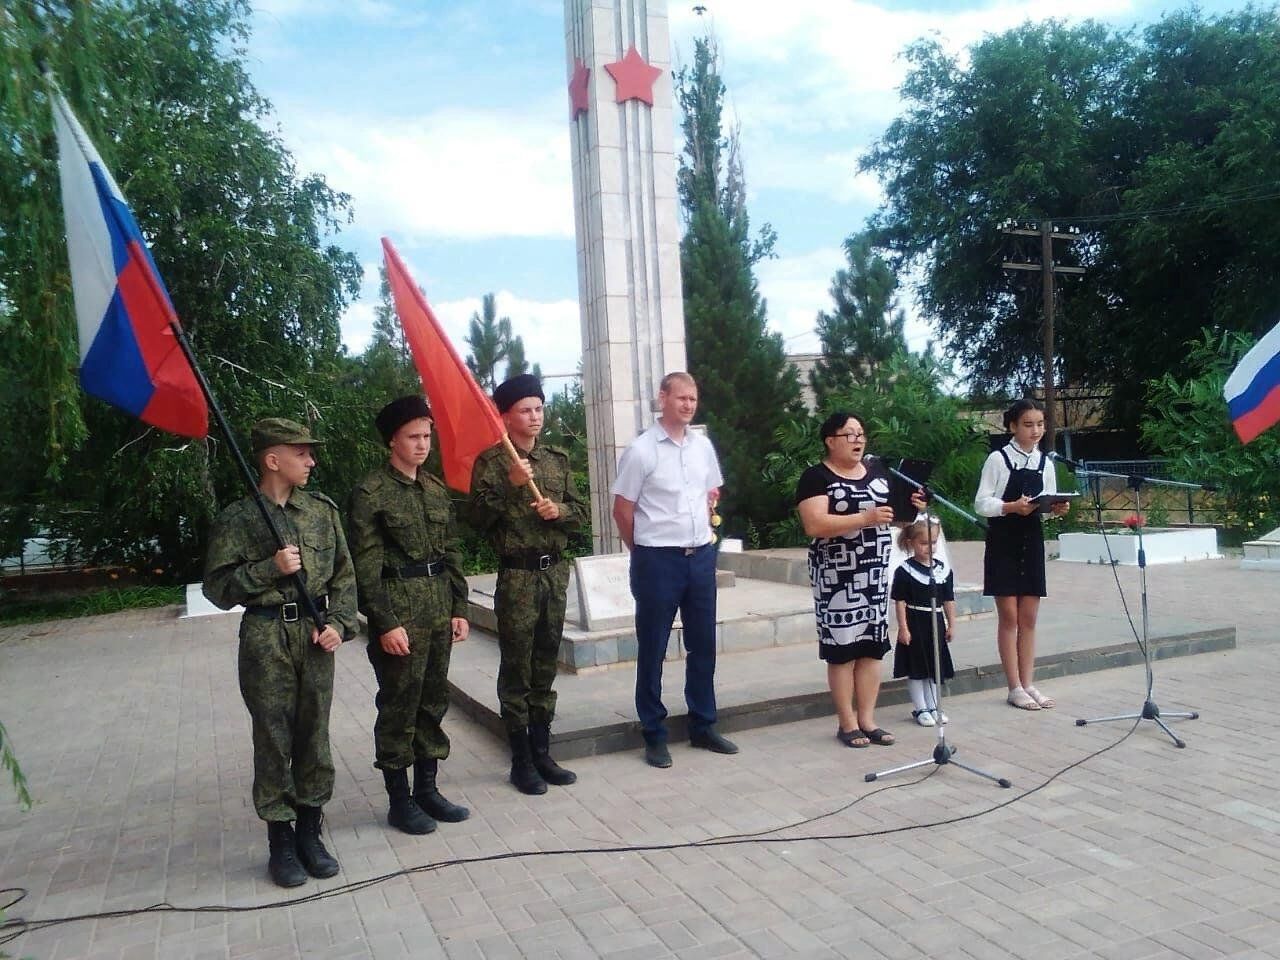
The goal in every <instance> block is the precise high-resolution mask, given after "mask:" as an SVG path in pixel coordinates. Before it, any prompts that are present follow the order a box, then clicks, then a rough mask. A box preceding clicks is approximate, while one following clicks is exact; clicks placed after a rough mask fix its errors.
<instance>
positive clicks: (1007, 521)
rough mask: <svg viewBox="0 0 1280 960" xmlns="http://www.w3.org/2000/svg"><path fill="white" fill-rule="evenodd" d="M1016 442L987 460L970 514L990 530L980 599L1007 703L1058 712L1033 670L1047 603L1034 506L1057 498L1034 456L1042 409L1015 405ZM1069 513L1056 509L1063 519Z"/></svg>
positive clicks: (1008, 417) (1008, 425)
mask: <svg viewBox="0 0 1280 960" xmlns="http://www.w3.org/2000/svg"><path fill="white" fill-rule="evenodd" d="M1004 426H1005V429H1006V430H1008V431H1009V432H1010V433H1011V434H1012V435H1013V438H1012V440H1010V442H1009V443H1007V444H1005V445H1004V446H1003V447H1001V448H1000V449H999V450H997V451H996V452H995V453H993V454H991V455H990V456H989V457H987V462H986V463H985V464H984V465H983V467H982V478H981V479H980V480H979V481H978V495H977V496H976V497H974V500H973V508H974V510H976V511H977V512H978V513H979V514H981V515H982V516H984V517H988V518H989V520H988V523H987V549H986V553H985V554H984V556H983V561H982V573H983V578H982V592H983V594H984V595H986V596H988V597H994V598H995V601H996V616H997V617H998V618H999V625H998V627H997V628H996V639H997V645H998V646H999V649H1000V663H1001V665H1002V666H1003V667H1004V673H1005V680H1006V682H1007V683H1008V685H1009V703H1010V705H1011V706H1015V707H1018V708H1019V709H1022V710H1047V709H1048V708H1050V707H1053V706H1055V705H1056V704H1055V703H1054V700H1053V698H1052V697H1046V696H1045V695H1044V694H1043V693H1041V692H1040V691H1039V690H1037V689H1036V688H1035V687H1034V686H1032V684H1031V677H1032V673H1033V672H1034V671H1035V664H1036V617H1037V616H1038V615H1039V612H1040V598H1041V597H1043V596H1045V594H1046V592H1047V591H1046V590H1045V574H1044V535H1043V533H1042V532H1041V524H1040V512H1039V508H1038V507H1037V505H1036V504H1035V503H1034V502H1033V501H1032V498H1033V497H1035V496H1038V495H1039V494H1042V493H1056V492H1057V490H1058V487H1057V478H1056V476H1055V474H1054V472H1053V463H1052V461H1050V460H1049V458H1048V457H1046V456H1045V455H1044V454H1043V453H1041V452H1040V451H1039V449H1038V444H1039V443H1040V438H1041V437H1043V436H1044V406H1043V404H1041V403H1040V402H1039V401H1037V400H1030V399H1023V400H1019V401H1018V402H1017V403H1015V404H1014V405H1013V406H1011V407H1010V408H1009V409H1008V410H1006V411H1005V413H1004ZM1067 507H1068V505H1067V504H1066V503H1059V504H1057V505H1055V506H1054V507H1053V508H1052V510H1053V515H1054V516H1056V517H1060V516H1062V515H1063V514H1064V513H1066V512H1067Z"/></svg>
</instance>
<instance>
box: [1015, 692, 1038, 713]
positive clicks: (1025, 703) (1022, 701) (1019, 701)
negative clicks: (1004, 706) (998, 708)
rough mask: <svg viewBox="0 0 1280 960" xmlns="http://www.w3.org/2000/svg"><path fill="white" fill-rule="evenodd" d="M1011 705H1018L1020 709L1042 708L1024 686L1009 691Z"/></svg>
mask: <svg viewBox="0 0 1280 960" xmlns="http://www.w3.org/2000/svg"><path fill="white" fill-rule="evenodd" d="M1009 706H1011V707H1017V708H1018V709H1019V710H1039V709H1040V704H1038V703H1037V702H1036V699H1035V697H1033V696H1031V694H1029V693H1027V691H1026V690H1024V689H1023V688H1022V687H1014V688H1013V689H1012V690H1010V691H1009Z"/></svg>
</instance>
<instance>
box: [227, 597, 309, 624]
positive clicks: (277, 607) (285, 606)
mask: <svg viewBox="0 0 1280 960" xmlns="http://www.w3.org/2000/svg"><path fill="white" fill-rule="evenodd" d="M313 600H314V603H315V605H316V609H317V610H319V611H320V612H321V613H328V612H329V595H328V594H327V593H326V594H324V595H323V596H320V597H315V598H313ZM244 612H245V613H249V614H252V615H253V616H255V617H262V618H263V619H264V620H275V619H276V618H277V617H278V618H280V619H281V620H283V621H284V622H285V623H297V622H298V621H299V620H301V619H302V615H303V614H304V613H306V611H305V610H304V609H303V608H302V604H300V603H295V602H294V601H290V602H288V603H272V604H267V605H266V606H257V607H245V608H244Z"/></svg>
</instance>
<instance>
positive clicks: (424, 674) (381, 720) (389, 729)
mask: <svg viewBox="0 0 1280 960" xmlns="http://www.w3.org/2000/svg"><path fill="white" fill-rule="evenodd" d="M437 580H438V581H439V583H436V582H435V581H437ZM388 589H389V591H390V593H391V596H392V602H393V603H394V604H395V608H396V612H397V614H398V615H399V616H400V622H401V625H402V626H403V627H404V628H405V631H406V632H407V633H408V634H409V655H408V656H407V657H396V656H392V655H391V654H388V653H385V652H384V651H383V649H382V645H381V644H380V643H379V642H378V638H377V637H370V638H369V662H370V663H371V664H372V665H373V672H374V675H375V676H376V677H377V678H378V695H377V697H376V699H375V701H374V702H375V703H376V704H377V707H378V718H377V720H375V721H374V724H373V743H374V756H375V760H374V764H373V765H374V766H375V767H377V768H378V769H379V770H403V769H404V768H405V767H409V766H412V765H413V762H414V761H415V760H443V759H445V758H446V757H448V756H449V738H448V737H447V736H445V732H444V730H443V729H442V728H441V723H442V722H443V721H444V714H445V711H446V710H448V708H449V683H448V676H449V654H450V651H452V649H453V630H452V626H451V623H450V616H449V608H448V606H446V605H445V603H446V602H447V598H446V597H445V595H444V593H442V592H441V591H447V587H446V586H445V585H444V582H443V578H431V579H430V581H428V580H427V579H426V578H419V579H418V580H411V581H404V582H396V583H392V584H390V585H389V587H388Z"/></svg>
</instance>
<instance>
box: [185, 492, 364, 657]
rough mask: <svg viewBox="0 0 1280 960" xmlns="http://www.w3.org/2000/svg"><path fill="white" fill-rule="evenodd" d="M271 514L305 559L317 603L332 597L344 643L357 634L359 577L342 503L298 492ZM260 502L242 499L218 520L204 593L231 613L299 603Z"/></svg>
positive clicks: (332, 614) (333, 612)
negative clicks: (234, 609)
mask: <svg viewBox="0 0 1280 960" xmlns="http://www.w3.org/2000/svg"><path fill="white" fill-rule="evenodd" d="M267 510H268V511H269V512H270V513H271V516H272V519H273V520H274V521H275V524H276V529H278V530H279V531H280V533H281V535H282V536H283V537H284V541H285V543H286V544H290V545H293V546H297V547H299V548H300V549H301V553H302V570H301V573H302V575H303V576H304V578H305V581H306V584H307V590H308V591H309V592H310V593H311V595H312V596H313V597H319V596H323V595H324V594H328V595H329V616H328V620H329V621H330V622H331V623H332V624H333V625H334V626H335V627H337V629H338V632H339V633H341V634H342V636H343V639H347V638H350V637H353V636H355V632H356V578H355V571H354V570H353V568H352V565H351V554H350V553H349V552H348V551H347V538H346V537H345V536H344V535H343V531H342V520H341V517H339V515H338V505H337V504H335V503H334V502H333V501H332V500H330V499H329V498H328V497H326V496H325V495H324V494H323V493H311V492H309V491H307V490H301V489H294V491H293V493H292V494H290V495H289V499H288V500H287V501H285V504H284V506H280V505H278V504H275V503H272V502H271V501H270V500H267ZM278 549H279V548H278V546H277V545H276V541H275V538H274V537H272V535H271V531H270V530H269V529H267V524H266V522H265V521H264V520H263V519H262V514H261V513H259V511H258V506H257V504H256V503H254V501H253V498H251V497H245V498H244V499H243V500H237V501H236V502H235V503H233V504H231V506H229V507H227V508H226V509H225V510H223V511H222V513H220V514H219V515H218V519H217V520H215V521H214V524H213V532H212V534H211V535H210V537H209V552H208V554H207V555H206V556H205V563H204V595H205V596H206V597H208V598H209V601H210V602H211V603H213V604H214V605H215V606H217V607H220V608H222V609H223V610H229V609H231V608H232V607H234V606H235V605H236V604H238V603H240V604H244V605H246V606H270V605H274V604H278V603H291V602H294V601H296V600H297V599H298V590H297V587H296V585H295V583H294V580H293V578H292V577H287V576H284V575H282V574H281V573H280V572H279V571H278V570H277V569H276V564H275V554H276V551H277V550H278Z"/></svg>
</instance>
